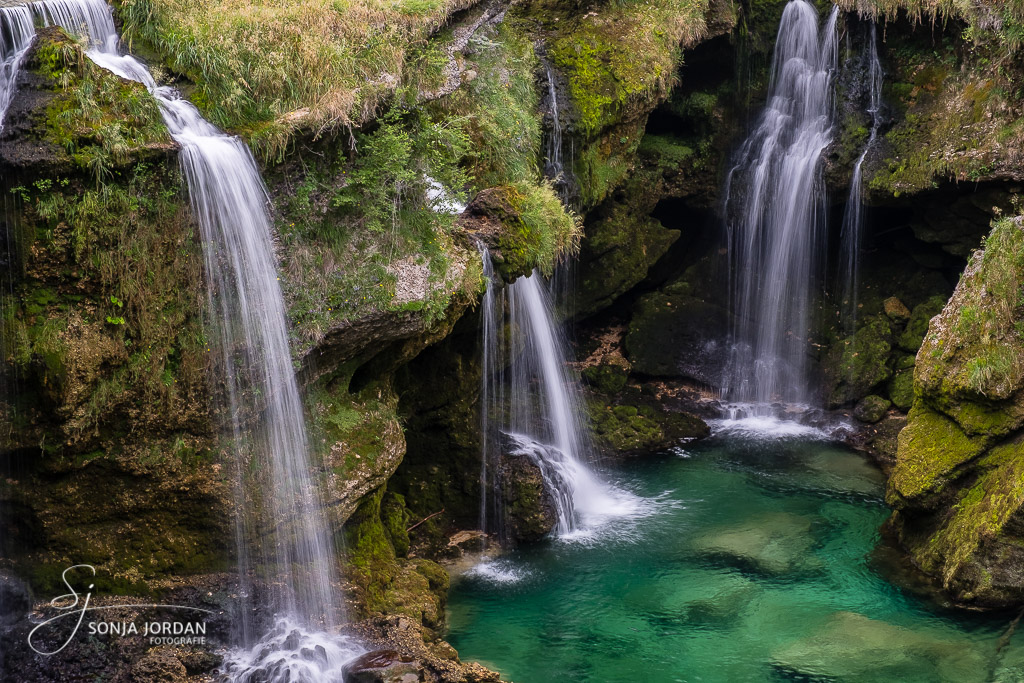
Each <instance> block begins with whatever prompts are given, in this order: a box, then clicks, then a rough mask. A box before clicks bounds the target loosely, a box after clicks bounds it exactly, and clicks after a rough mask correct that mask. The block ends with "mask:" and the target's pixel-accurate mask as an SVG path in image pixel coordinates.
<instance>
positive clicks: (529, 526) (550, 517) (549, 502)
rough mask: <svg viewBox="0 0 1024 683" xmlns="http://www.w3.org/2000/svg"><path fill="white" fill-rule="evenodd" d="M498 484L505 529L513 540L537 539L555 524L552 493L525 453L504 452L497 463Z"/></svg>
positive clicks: (555, 516) (556, 521)
mask: <svg viewBox="0 0 1024 683" xmlns="http://www.w3.org/2000/svg"><path fill="white" fill-rule="evenodd" d="M498 486H499V488H500V495H501V498H502V500H503V502H504V506H505V507H504V512H505V520H506V523H507V525H508V531H509V533H510V534H511V536H512V538H513V539H514V540H515V541H519V542H532V541H537V540H540V539H541V538H543V537H544V536H546V535H547V534H549V533H551V531H552V530H553V529H554V528H555V526H556V525H557V524H558V513H557V508H556V506H555V501H554V498H553V493H552V492H551V491H550V490H549V489H548V487H547V484H546V483H545V481H544V476H543V475H542V474H541V471H540V468H539V467H537V465H536V464H535V463H534V462H533V460H532V459H531V458H530V457H529V456H528V455H526V454H525V453H515V452H510V453H505V454H503V455H502V456H501V458H500V461H499V463H498Z"/></svg>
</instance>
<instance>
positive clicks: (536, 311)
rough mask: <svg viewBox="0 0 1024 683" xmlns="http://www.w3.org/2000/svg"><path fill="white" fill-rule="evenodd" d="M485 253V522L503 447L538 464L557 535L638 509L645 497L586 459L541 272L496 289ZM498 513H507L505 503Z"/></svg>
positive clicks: (576, 402)
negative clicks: (611, 480) (604, 477)
mask: <svg viewBox="0 0 1024 683" xmlns="http://www.w3.org/2000/svg"><path fill="white" fill-rule="evenodd" d="M482 258H483V262H484V273H485V275H486V276H487V278H488V281H487V293H486V294H485V296H484V304H483V310H482V314H483V323H482V336H483V356H484V375H483V387H482V391H481V399H482V412H483V418H482V422H483V428H484V432H483V443H484V446H483V456H482V460H483V462H482V467H481V471H482V475H481V477H482V478H481V489H482V494H481V510H480V514H481V522H482V523H483V524H486V518H487V515H488V512H489V510H488V508H487V501H488V499H487V497H486V496H487V492H488V490H489V489H490V488H492V487H494V486H497V485H500V482H495V481H494V480H493V479H494V476H493V473H494V472H495V471H496V469H497V468H496V467H495V465H496V461H497V459H498V458H499V457H500V455H501V452H502V451H503V450H504V451H506V452H508V453H510V454H511V455H513V456H516V457H528V458H530V460H531V461H532V462H533V463H534V464H535V465H536V466H537V467H538V469H539V470H540V472H541V475H542V477H543V478H544V482H545V486H547V488H548V491H549V492H550V493H551V498H552V501H553V503H554V506H555V509H556V513H557V517H558V521H557V525H556V527H555V533H556V534H557V535H558V536H561V537H567V536H571V535H573V534H574V533H576V532H583V531H586V530H589V529H593V528H595V527H597V526H600V525H601V524H603V523H604V522H605V521H607V520H608V519H610V518H613V517H623V516H634V515H636V514H637V513H638V511H639V509H640V507H642V505H641V503H640V500H639V499H637V498H636V497H635V496H632V495H631V494H629V493H627V492H625V491H621V490H619V489H616V488H615V487H613V486H610V485H609V484H607V483H605V482H603V481H601V479H600V478H599V477H598V476H597V475H596V474H595V473H594V471H593V470H592V468H591V467H590V466H588V465H587V464H586V463H587V460H589V459H590V458H591V454H592V453H593V452H594V449H593V446H592V444H591V442H590V439H589V436H588V434H587V429H586V425H585V422H584V419H583V417H582V416H583V415H584V413H583V409H582V406H581V402H580V395H581V389H580V387H579V382H578V380H577V379H576V378H575V377H574V376H573V374H572V373H571V372H570V371H569V370H568V369H567V366H566V350H565V342H564V340H563V339H562V338H561V337H560V335H559V334H558V331H557V327H556V326H555V323H554V317H553V314H552V308H551V301H550V296H549V294H548V289H547V287H545V286H544V283H543V279H542V278H541V275H540V274H539V273H538V272H536V271H534V273H533V274H532V275H530V276H529V277H521V278H519V279H518V280H516V281H515V282H514V283H512V284H511V285H508V286H507V287H504V288H500V289H499V286H498V284H497V283H496V281H495V279H494V273H493V269H492V266H491V263H490V255H489V254H488V253H487V250H486V249H483V250H482ZM506 322H507V324H508V333H507V335H504V334H502V330H503V329H504V325H505V324H506ZM489 473H490V474H489ZM495 514H496V517H497V518H498V519H499V520H500V519H501V518H502V515H501V511H500V510H497V511H496V512H495Z"/></svg>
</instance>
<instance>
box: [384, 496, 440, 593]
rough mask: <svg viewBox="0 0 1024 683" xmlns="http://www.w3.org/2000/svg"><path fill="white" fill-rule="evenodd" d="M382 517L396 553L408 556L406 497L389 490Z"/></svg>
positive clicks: (408, 522) (385, 497)
mask: <svg viewBox="0 0 1024 683" xmlns="http://www.w3.org/2000/svg"><path fill="white" fill-rule="evenodd" d="M380 519H381V523H382V524H383V525H384V531H385V532H387V535H388V538H389V539H390V540H391V545H392V547H394V549H395V554H397V555H398V556H399V557H406V556H407V555H408V554H409V532H408V531H406V529H407V528H408V527H409V524H410V521H409V511H408V510H407V509H406V507H405V497H404V496H402V495H401V494H398V493H393V492H391V491H388V492H387V493H385V494H384V498H383V500H382V501H381V507H380ZM445 578H446V579H447V575H446V576H445Z"/></svg>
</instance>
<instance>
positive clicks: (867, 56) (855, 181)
mask: <svg viewBox="0 0 1024 683" xmlns="http://www.w3.org/2000/svg"><path fill="white" fill-rule="evenodd" d="M876 33H877V31H876V29H875V24H874V23H872V24H871V32H870V33H869V38H868V45H867V48H866V50H865V52H864V56H863V61H864V62H865V63H866V64H865V67H866V69H865V70H866V72H867V84H866V85H867V91H868V108H867V113H868V115H869V116H870V117H871V132H870V133H869V134H868V141H867V143H865V145H864V151H863V152H861V155H860V157H858V158H857V163H856V164H854V167H853V175H852V176H851V177H850V196H849V197H848V198H847V200H846V211H845V212H844V213H843V228H842V233H841V236H840V240H841V242H840V256H839V269H840V276H839V277H840V282H841V283H842V299H841V301H842V302H843V309H844V315H843V323H844V325H845V327H846V329H847V331H848V332H850V333H852V332H853V331H854V330H855V329H856V323H857V287H858V284H859V283H858V270H859V263H858V257H859V254H860V242H861V231H862V230H863V227H864V215H863V213H864V206H863V196H862V195H863V188H862V174H861V167H862V166H863V165H864V159H866V158H867V156H868V152H870V151H871V148H872V147H873V146H874V144H875V141H876V139H877V138H878V129H879V126H880V125H881V120H882V117H881V108H882V77H883V76H884V73H883V72H882V63H881V62H880V61H879V60H878V45H877V37H876Z"/></svg>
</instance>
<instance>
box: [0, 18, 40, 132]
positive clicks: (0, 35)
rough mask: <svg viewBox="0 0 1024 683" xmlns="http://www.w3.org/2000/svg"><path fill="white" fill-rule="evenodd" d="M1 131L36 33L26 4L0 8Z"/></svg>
mask: <svg viewBox="0 0 1024 683" xmlns="http://www.w3.org/2000/svg"><path fill="white" fill-rule="evenodd" d="M0 12H2V13H0V131H2V130H3V127H4V120H5V119H6V117H7V107H8V106H10V104H11V98H12V97H14V80H15V76H16V75H17V73H18V67H19V66H20V65H21V60H22V58H23V57H24V56H25V52H26V51H27V50H28V47H29V45H31V44H32V38H33V37H35V35H36V27H35V23H34V22H33V20H32V11H31V10H30V9H29V8H28V7H25V6H21V7H7V8H5V9H3V10H0Z"/></svg>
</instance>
